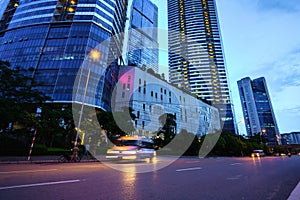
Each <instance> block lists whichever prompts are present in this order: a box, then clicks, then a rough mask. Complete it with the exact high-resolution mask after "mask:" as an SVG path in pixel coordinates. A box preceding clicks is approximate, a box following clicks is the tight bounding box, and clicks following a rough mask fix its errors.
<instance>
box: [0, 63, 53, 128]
mask: <svg viewBox="0 0 300 200" xmlns="http://www.w3.org/2000/svg"><path fill="white" fill-rule="evenodd" d="M29 73H30V70H21V69H20V68H19V67H16V68H12V67H11V65H10V64H9V63H8V62H3V61H0V105H1V107H0V118H1V122H0V123H1V124H0V128H1V130H2V131H6V130H7V127H8V124H10V123H13V122H16V121H23V120H25V119H26V118H29V119H30V118H31V113H32V112H35V109H36V108H38V107H40V106H41V105H42V104H43V103H44V102H46V101H48V100H51V99H50V98H49V97H47V96H45V95H44V94H43V93H42V92H40V91H38V90H34V89H32V87H31V84H32V82H33V79H32V78H31V77H29V76H26V75H24V74H29ZM8 130H9V129H8Z"/></svg>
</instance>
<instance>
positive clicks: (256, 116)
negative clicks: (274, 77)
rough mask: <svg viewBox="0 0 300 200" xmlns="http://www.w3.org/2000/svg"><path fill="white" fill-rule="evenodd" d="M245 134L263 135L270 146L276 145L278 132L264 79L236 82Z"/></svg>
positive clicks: (247, 79)
mask: <svg viewBox="0 0 300 200" xmlns="http://www.w3.org/2000/svg"><path fill="white" fill-rule="evenodd" d="M238 88H239V93H240V99H241V103H242V108H243V114H244V119H245V126H246V130H247V134H248V135H249V136H253V135H264V136H265V137H266V139H267V140H268V143H270V144H277V136H279V130H278V126H277V123H276V118H275V114H274V111H273V108H272V104H271V99H270V95H269V92H268V88H267V84H266V80H265V78H264V77H261V78H257V79H254V80H253V81H252V80H251V79H250V78H249V77H246V78H243V79H241V80H239V81H238Z"/></svg>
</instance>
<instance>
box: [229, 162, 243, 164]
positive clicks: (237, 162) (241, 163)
mask: <svg viewBox="0 0 300 200" xmlns="http://www.w3.org/2000/svg"><path fill="white" fill-rule="evenodd" d="M241 164H242V163H240V162H237V163H231V164H230V165H241Z"/></svg>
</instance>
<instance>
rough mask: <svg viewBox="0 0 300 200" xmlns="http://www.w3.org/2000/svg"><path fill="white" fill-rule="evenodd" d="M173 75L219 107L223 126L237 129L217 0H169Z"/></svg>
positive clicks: (170, 69)
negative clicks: (220, 30)
mask: <svg viewBox="0 0 300 200" xmlns="http://www.w3.org/2000/svg"><path fill="white" fill-rule="evenodd" d="M168 33H169V40H168V41H169V78H170V82H171V83H174V84H176V85H177V86H178V87H182V88H185V89H187V90H189V91H191V92H192V93H193V94H195V95H197V96H198V97H199V98H201V99H204V100H205V101H207V102H210V103H211V104H212V105H213V106H214V107H216V108H218V109H219V113H220V119H221V122H222V124H223V129H224V130H228V131H230V132H232V133H235V128H234V127H235V126H234V117H233V111H232V103H231V100H230V91H229V86H228V81H227V75H226V66H225V60H224V56H223V50H222V41H221V35H220V32H219V23H218V17H217V11H216V5H215V1H214V0H168Z"/></svg>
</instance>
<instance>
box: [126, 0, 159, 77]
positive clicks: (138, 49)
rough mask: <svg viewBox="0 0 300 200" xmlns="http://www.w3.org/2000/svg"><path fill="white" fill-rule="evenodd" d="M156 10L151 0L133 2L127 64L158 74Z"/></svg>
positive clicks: (135, 0) (134, 0)
mask: <svg viewBox="0 0 300 200" xmlns="http://www.w3.org/2000/svg"><path fill="white" fill-rule="evenodd" d="M157 22H158V8H157V6H156V5H155V4H154V3H152V2H151V0H143V1H141V0H133V2H132V7H131V13H130V24H129V35H128V36H129V38H128V47H127V48H128V50H127V51H128V54H127V59H128V64H129V65H136V66H139V67H142V66H143V65H144V66H145V67H146V68H147V69H149V68H150V69H153V70H154V71H155V72H156V73H158V42H157V34H158V31H157V25H158V24H157Z"/></svg>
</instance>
